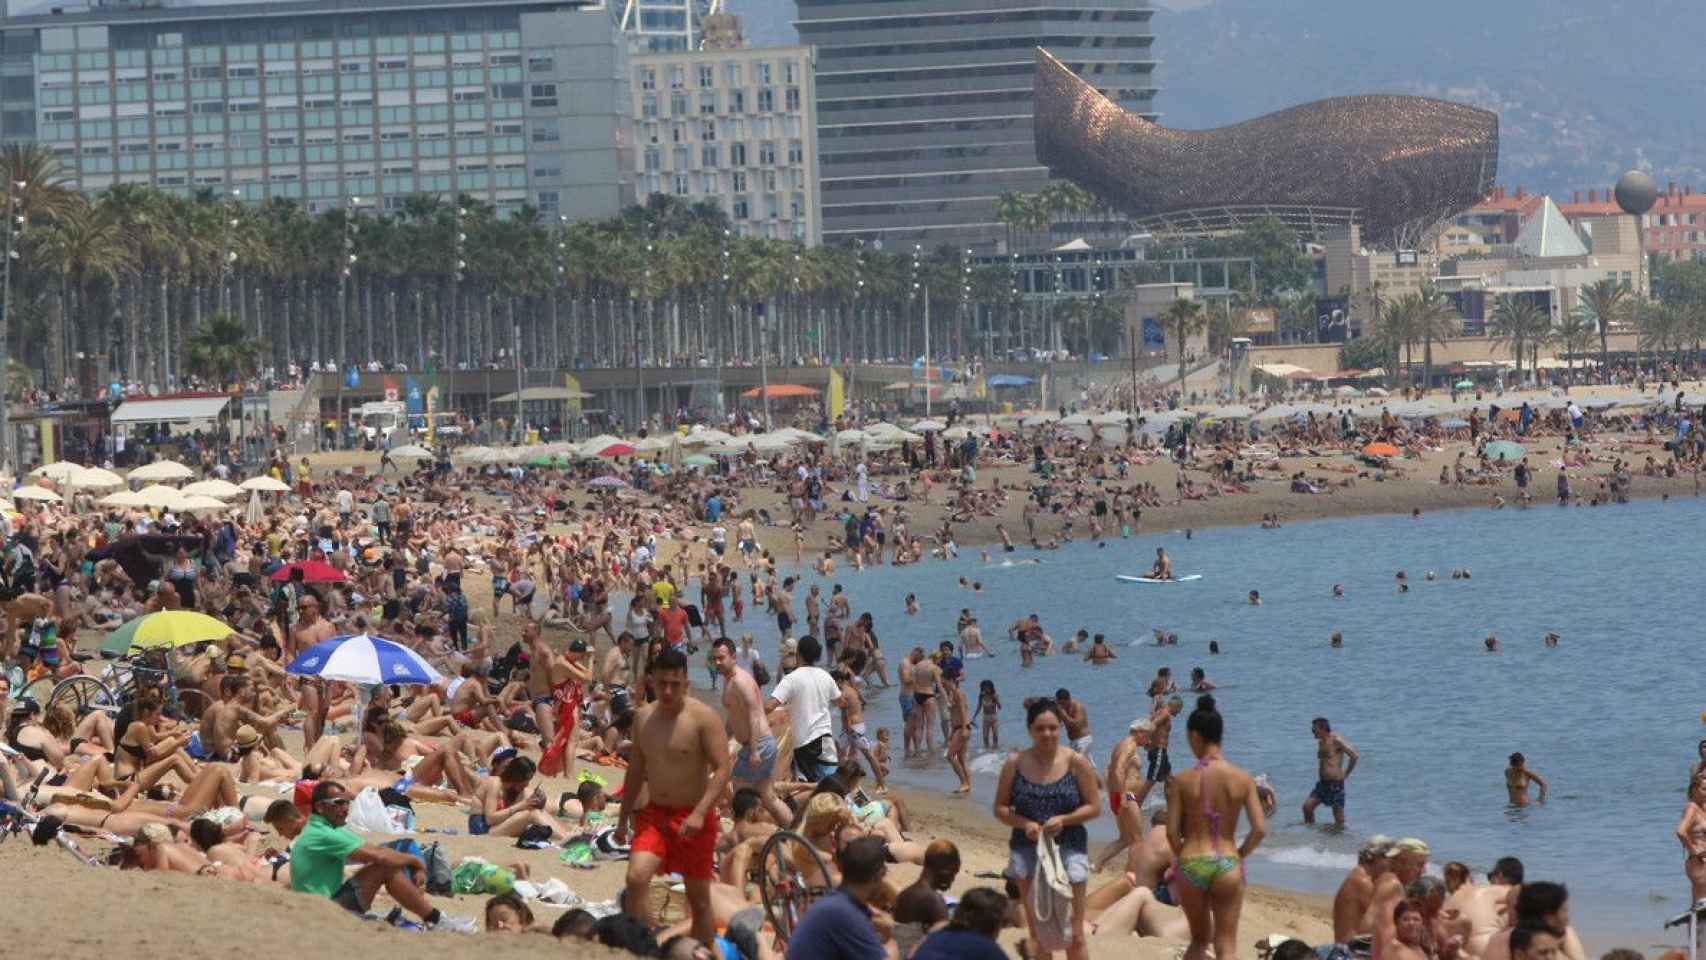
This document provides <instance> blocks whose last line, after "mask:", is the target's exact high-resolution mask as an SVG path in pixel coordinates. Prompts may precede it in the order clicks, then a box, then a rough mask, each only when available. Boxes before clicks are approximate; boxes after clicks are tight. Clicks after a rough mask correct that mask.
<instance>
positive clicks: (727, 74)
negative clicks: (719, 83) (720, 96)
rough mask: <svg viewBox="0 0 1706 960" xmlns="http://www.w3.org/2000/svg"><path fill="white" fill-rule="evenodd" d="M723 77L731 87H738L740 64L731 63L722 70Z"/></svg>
mask: <svg viewBox="0 0 1706 960" xmlns="http://www.w3.org/2000/svg"><path fill="white" fill-rule="evenodd" d="M723 76H724V78H725V80H726V82H727V83H728V85H729V86H731V87H738V86H740V64H738V63H731V64H729V65H727V66H726V67H724V68H723Z"/></svg>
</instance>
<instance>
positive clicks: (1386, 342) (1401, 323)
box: [1374, 293, 1423, 384]
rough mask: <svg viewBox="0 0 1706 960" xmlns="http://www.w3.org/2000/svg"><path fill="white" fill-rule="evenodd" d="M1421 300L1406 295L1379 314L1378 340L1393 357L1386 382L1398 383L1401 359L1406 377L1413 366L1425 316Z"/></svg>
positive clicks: (1376, 330) (1409, 294)
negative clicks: (1417, 341)
mask: <svg viewBox="0 0 1706 960" xmlns="http://www.w3.org/2000/svg"><path fill="white" fill-rule="evenodd" d="M1422 309H1423V308H1422V301H1421V297H1420V296H1419V295H1417V294H1414V293H1406V294H1404V295H1403V296H1401V297H1399V298H1398V299H1396V300H1394V301H1392V302H1391V303H1388V304H1387V305H1386V309H1385V311H1384V312H1382V313H1381V314H1380V322H1379V323H1378V324H1376V325H1375V327H1374V337H1375V341H1376V342H1377V343H1379V344H1380V345H1381V346H1382V347H1383V348H1384V349H1385V352H1386V354H1387V356H1390V357H1391V358H1392V363H1390V364H1388V365H1387V366H1388V369H1387V376H1386V380H1387V383H1389V384H1390V383H1395V382H1396V381H1397V379H1398V369H1397V367H1398V359H1399V357H1400V356H1402V357H1403V361H1404V376H1405V377H1406V378H1407V377H1408V376H1409V370H1410V367H1411V366H1412V363H1411V360H1412V359H1413V356H1412V346H1413V345H1414V344H1415V342H1416V340H1417V339H1418V336H1417V331H1418V327H1419V324H1418V323H1417V320H1418V318H1419V317H1420V315H1421V313H1422Z"/></svg>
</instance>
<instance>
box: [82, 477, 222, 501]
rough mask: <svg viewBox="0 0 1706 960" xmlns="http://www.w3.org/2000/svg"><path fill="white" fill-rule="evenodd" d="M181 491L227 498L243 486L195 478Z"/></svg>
mask: <svg viewBox="0 0 1706 960" xmlns="http://www.w3.org/2000/svg"><path fill="white" fill-rule="evenodd" d="M78 486H82V484H81V483H79V484H78ZM182 492H183V493H184V494H185V495H186V496H189V495H195V496H202V497H213V498H214V499H216V500H229V499H231V498H232V497H238V496H242V494H243V488H242V487H239V486H237V485H236V484H235V483H232V482H231V481H229V480H220V479H218V478H214V479H211V480H197V481H196V482H195V483H191V484H187V485H185V487H184V489H183V491H182Z"/></svg>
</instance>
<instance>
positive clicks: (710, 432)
mask: <svg viewBox="0 0 1706 960" xmlns="http://www.w3.org/2000/svg"><path fill="white" fill-rule="evenodd" d="M733 439H734V437H732V436H730V435H729V434H726V433H724V432H723V431H721V430H717V429H715V428H712V427H706V428H704V429H703V430H701V429H699V428H698V427H695V428H694V429H693V431H692V432H691V433H689V434H688V435H687V436H685V437H682V438H681V442H682V443H684V444H686V445H688V446H690V447H703V446H707V445H709V444H713V443H728V442H729V441H730V440H733Z"/></svg>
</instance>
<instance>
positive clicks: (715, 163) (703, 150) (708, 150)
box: [699, 143, 723, 167]
mask: <svg viewBox="0 0 1706 960" xmlns="http://www.w3.org/2000/svg"><path fill="white" fill-rule="evenodd" d="M721 154H722V151H721V150H720V149H719V148H718V147H717V145H716V144H714V143H707V144H702V145H701V146H700V147H699V166H701V167H720V166H722V165H723V163H722V156H721Z"/></svg>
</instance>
